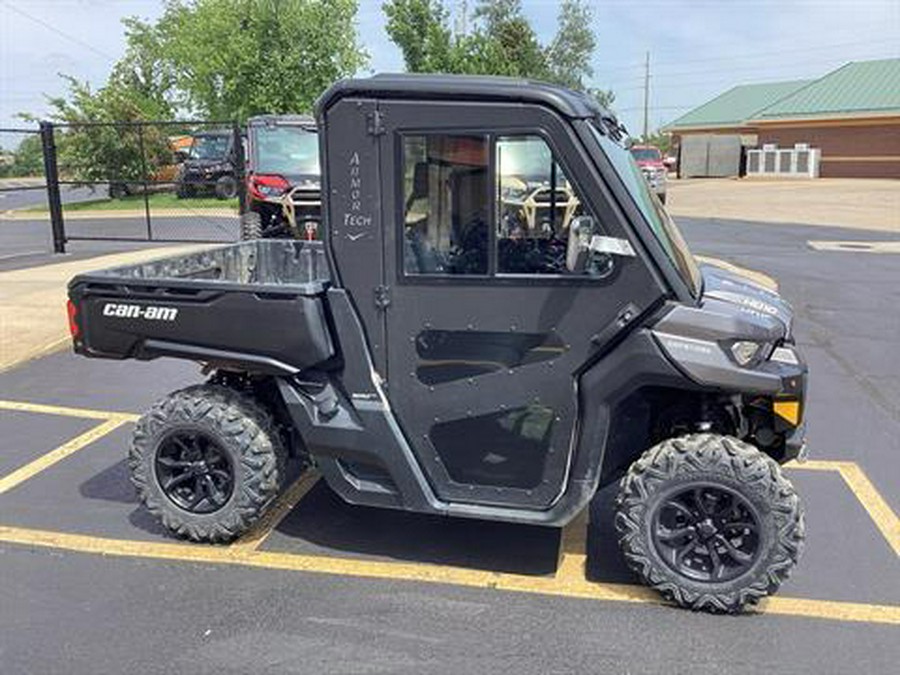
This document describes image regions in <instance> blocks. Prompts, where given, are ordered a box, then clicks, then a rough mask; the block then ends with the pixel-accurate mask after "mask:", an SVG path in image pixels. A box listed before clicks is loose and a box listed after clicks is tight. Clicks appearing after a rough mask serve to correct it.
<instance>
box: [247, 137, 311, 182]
mask: <svg viewBox="0 0 900 675" xmlns="http://www.w3.org/2000/svg"><path fill="white" fill-rule="evenodd" d="M253 134H254V140H255V143H254V144H253V145H254V155H255V156H254V158H253V159H254V166H255V167H256V171H257V172H258V173H277V174H286V175H291V174H294V175H297V174H312V175H316V176H318V175H319V174H320V173H321V171H320V170H319V135H318V134H317V133H316V132H315V130H313V129H309V128H304V127H290V126H279V125H275V126H259V127H253Z"/></svg>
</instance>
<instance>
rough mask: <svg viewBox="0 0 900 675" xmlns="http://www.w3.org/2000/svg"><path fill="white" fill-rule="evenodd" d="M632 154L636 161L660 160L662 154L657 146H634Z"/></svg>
mask: <svg viewBox="0 0 900 675" xmlns="http://www.w3.org/2000/svg"><path fill="white" fill-rule="evenodd" d="M631 156H632V157H634V161H636V162H660V161H662V155H660V154H659V150H657V149H656V148H632V149H631Z"/></svg>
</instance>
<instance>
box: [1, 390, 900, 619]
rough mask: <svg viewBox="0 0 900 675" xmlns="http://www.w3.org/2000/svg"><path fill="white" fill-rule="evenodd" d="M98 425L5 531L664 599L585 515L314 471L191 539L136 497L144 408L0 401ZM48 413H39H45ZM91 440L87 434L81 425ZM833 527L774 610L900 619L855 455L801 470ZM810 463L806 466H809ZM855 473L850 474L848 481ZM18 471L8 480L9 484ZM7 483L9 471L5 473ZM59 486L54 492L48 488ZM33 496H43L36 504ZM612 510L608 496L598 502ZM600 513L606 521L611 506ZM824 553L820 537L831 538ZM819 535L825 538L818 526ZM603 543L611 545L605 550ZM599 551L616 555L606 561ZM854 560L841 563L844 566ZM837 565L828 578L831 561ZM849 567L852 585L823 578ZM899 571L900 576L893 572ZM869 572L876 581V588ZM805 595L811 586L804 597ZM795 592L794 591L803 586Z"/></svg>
mask: <svg viewBox="0 0 900 675" xmlns="http://www.w3.org/2000/svg"><path fill="white" fill-rule="evenodd" d="M4 408H5V409H6V410H10V409H13V410H19V411H21V410H23V409H26V408H27V409H28V410H29V412H31V413H33V414H45V415H51V416H63V417H75V418H79V419H84V418H86V419H91V420H93V421H97V422H99V424H98V425H96V426H94V427H93V428H92V429H93V433H95V434H97V437H96V438H92V439H90V441H89V442H87V443H84V444H83V445H82V446H80V447H78V448H77V449H76V450H74V451H72V452H68V453H67V454H65V455H64V456H62V457H60V458H59V459H57V460H56V461H52V462H45V463H44V464H45V465H44V464H42V463H41V460H42V458H43V457H46V456H50V457H54V456H57V455H59V454H60V453H59V450H60V447H63V448H64V447H66V446H67V445H68V446H69V447H72V441H73V440H77V439H78V438H79V436H76V437H75V439H71V440H69V441H68V442H67V443H64V444H63V445H62V446H60V447H57V448H51V449H49V450H48V453H47V454H46V455H44V456H42V457H41V458H38V459H37V460H35V461H34V462H32V464H35V463H36V464H35V465H36V468H37V470H35V471H34V472H33V473H32V474H31V475H28V476H27V477H26V478H24V479H22V480H19V481H18V482H16V483H15V485H13V486H12V487H11V488H10V489H8V490H7V492H6V494H3V495H0V514H2V515H0V541H3V542H7V543H11V544H20V545H26V546H32V547H48V548H57V549H64V550H71V551H80V552H85V553H96V554H103V555H111V556H130V557H142V558H149V559H162V560H180V561H186V562H206V563H214V564H228V565H234V564H237V565H245V566H249V567H255V568H268V569H279V570H295V571H304V572H313V573H325V574H337V575H349V576H356V577H363V578H376V579H394V580H409V581H419V582H438V583H448V584H456V585H461V586H470V587H480V588H486V589H488V588H490V589H501V590H509V591H518V592H526V593H542V594H549V595H558V596H563V597H578V598H586V599H593V600H607V601H626V602H643V603H655V604H659V603H660V602H661V601H660V599H659V597H658V596H657V595H656V594H655V593H653V592H652V591H650V590H649V589H647V588H645V587H643V586H638V585H635V584H634V583H633V581H632V580H631V579H630V577H629V576H628V575H627V574H626V573H623V571H622V570H621V568H620V569H618V570H616V569H615V565H614V564H613V565H612V567H611V568H610V565H609V561H615V560H618V556H617V555H615V554H613V555H603V554H604V553H609V551H603V550H602V547H604V546H609V545H610V544H611V542H612V541H613V539H612V537H611V536H609V533H606V534H604V533H603V532H602V531H600V530H599V529H598V528H590V529H589V528H588V523H587V518H586V517H582V518H580V519H578V520H576V521H575V522H574V523H573V524H571V525H570V526H568V527H567V528H566V529H565V530H563V531H562V532H561V533H560V532H558V531H554V530H542V529H540V528H523V527H521V526H508V525H500V524H496V523H490V524H485V523H480V522H476V521H464V520H453V519H440V518H439V519H437V520H436V521H435V520H433V519H430V518H423V517H421V516H412V515H410V514H404V513H391V512H379V511H375V510H374V509H371V510H370V509H362V508H359V507H352V506H349V505H345V504H343V503H342V502H340V500H338V499H337V498H335V497H333V496H332V495H331V494H330V493H329V492H328V491H327V489H325V487H324V486H323V485H321V484H319V483H318V482H317V481H316V477H315V475H313V474H304V475H302V476H299V477H298V478H297V479H296V480H295V481H294V483H293V485H292V486H291V487H290V488H289V489H288V490H287V491H286V492H285V493H284V494H283V495H282V497H281V498H280V499H279V502H278V503H277V504H276V505H275V508H274V509H273V510H272V512H271V514H270V516H269V517H268V518H266V519H265V520H264V521H263V522H261V523H260V524H259V525H258V527H257V528H255V529H254V530H253V531H251V532H250V533H249V534H248V535H245V537H244V538H242V539H241V540H239V541H238V542H236V543H235V544H232V545H230V546H207V545H193V544H187V543H180V542H176V541H174V540H172V539H168V538H166V537H165V536H164V535H163V533H162V532H161V531H160V529H159V527H158V525H156V523H155V522H154V521H152V519H151V518H150V517H149V515H148V514H146V513H145V512H144V511H143V509H142V508H141V507H140V505H139V504H138V503H137V500H136V498H135V497H134V494H133V492H132V491H131V489H130V486H129V485H128V483H127V472H126V470H125V466H124V459H123V458H124V452H123V449H124V447H125V446H126V444H127V435H128V428H127V425H128V424H129V422H130V420H132V419H133V415H127V414H123V413H121V412H106V411H102V410H89V409H77V408H63V407H53V406H34V405H32V404H28V403H21V402H10V401H5V402H0V409H4ZM38 410H40V411H41V412H39V413H38V412H36V411H38ZM81 437H84V434H81ZM790 470H791V473H792V477H796V479H797V481H798V483H800V488H801V490H804V492H806V493H808V494H807V495H805V496H806V497H807V499H809V500H811V501H810V503H811V504H814V505H815V508H816V512H817V513H820V515H821V516H823V519H822V521H821V522H822V523H823V524H825V525H826V527H825V528H824V529H821V530H819V529H817V528H813V529H811V535H810V543H809V546H808V550H807V553H806V557H807V559H812V560H814V561H815V562H813V563H811V564H809V566H808V565H807V563H806V562H804V564H803V565H801V568H800V570H799V571H798V573H797V577H796V579H795V580H792V581H789V582H788V584H786V585H785V587H784V589H783V592H782V593H780V594H779V595H778V596H776V597H774V598H770V599H768V600H766V601H764V602H763V603H762V605H761V607H760V611H761V612H763V613H771V614H783V615H790V616H804V617H816V618H823V619H833V620H845V621H861V622H875V623H888V624H900V599H898V598H897V597H895V596H897V593H896V591H885V589H891V588H893V589H897V588H900V566H898V556H897V552H896V551H895V550H894V546H895V544H896V539H895V537H896V536H897V534H898V532H900V526H898V520H897V516H896V514H894V513H893V511H891V509H890V507H889V506H888V505H887V503H886V502H885V501H884V499H883V498H882V497H881V495H879V494H878V492H877V490H875V489H874V486H872V484H871V482H870V481H868V479H867V477H866V476H865V473H864V472H862V470H861V469H860V468H859V467H858V466H857V465H855V464H853V463H852V462H836V463H829V462H826V461H822V460H819V461H818V462H817V463H815V464H811V466H810V468H809V469H806V470H804V469H803V468H802V467H799V468H796V467H795V468H792V469H790ZM804 472H805V473H804ZM848 476H849V479H848ZM8 478H9V476H8V475H7V476H5V477H2V478H0V481H3V480H7V479H8ZM7 482H8V481H7ZM48 493H49V494H54V495H55V497H54V500H53V501H52V502H48V501H47V500H46V499H45V498H44V497H45V496H46V494H48ZM35 503H37V504H43V506H40V507H38V508H35V506H34V505H35ZM597 504H598V505H599V506H598V507H597V508H600V509H602V508H603V498H602V496H601V498H600V499H598V500H597ZM594 517H595V519H596V522H609V518H604V517H603V513H602V511H601V512H598V513H595V514H594ZM830 526H833V527H836V528H838V529H839V532H840V533H841V538H840V541H841V546H839V547H831V548H828V549H826V548H825V547H822V546H818V547H817V546H816V542H817V540H818V541H822V542H827V541H834V534H833V532H829V531H828V529H827V527H830ZM817 531H820V532H821V536H818V535H817V534H816V532H817ZM598 544H599V545H600V546H601V549H600V550H598V549H597V546H598ZM844 553H846V554H847V555H850V556H858V555H862V556H863V557H864V558H865V559H866V560H868V561H870V563H871V568H870V569H869V570H868V573H865V570H863V572H864V573H859V567H858V566H856V567H853V568H851V567H849V566H848V565H849V564H852V562H853V559H851V560H850V562H849V563H848V561H847V559H846V558H843V557H842V555H843V554H844ZM598 561H602V562H603V563H604V564H606V565H607V567H606V568H603V567H602V566H601V567H598V564H597V563H598ZM842 566H843V567H842ZM826 568H827V574H825V569H826ZM843 570H847V574H848V577H849V579H848V583H846V584H844V585H842V586H840V587H839V588H837V589H835V587H834V585H833V584H830V583H829V584H827V585H824V586H823V585H818V584H817V583H816V580H817V579H819V578H826V579H830V578H833V576H834V574H835V572H837V573H838V574H843V573H844V572H843ZM892 579H893V580H895V581H891V580H892ZM867 582H870V583H868V584H867ZM801 593H802V595H800V594H801ZM795 594H796V595H795Z"/></svg>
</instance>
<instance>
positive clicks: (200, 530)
mask: <svg viewBox="0 0 900 675" xmlns="http://www.w3.org/2000/svg"><path fill="white" fill-rule="evenodd" d="M192 439H199V440H196V442H195V441H193V440H192ZM285 458H286V451H285V448H284V446H283V444H282V441H281V438H280V435H279V434H278V432H277V431H276V429H275V427H274V425H273V422H272V418H271V416H270V415H269V414H268V413H267V412H266V411H265V410H264V409H263V408H262V407H261V406H260V405H259V404H257V403H256V402H255V401H254V400H253V399H251V398H249V397H247V396H244V395H242V394H239V393H237V392H235V391H232V390H230V389H228V388H227V387H223V386H221V385H218V384H204V385H198V386H193V387H188V388H187V389H183V390H181V391H177V392H175V393H173V394H170V395H169V396H167V397H165V398H164V399H162V400H161V401H159V402H157V403H156V404H155V405H154V406H153V407H152V408H151V409H150V411H149V412H147V414H145V415H144V416H143V417H141V419H140V420H138V422H137V425H136V427H135V430H134V437H133V440H132V446H131V452H130V453H129V458H128V465H129V469H130V472H131V482H132V483H133V484H134V486H135V487H136V488H137V491H138V493H139V495H140V497H141V500H142V501H143V503H144V505H145V506H146V507H147V509H148V510H149V511H150V512H151V513H152V514H153V515H155V516H156V517H157V518H159V519H160V520H161V522H162V524H163V525H164V526H165V528H166V529H167V530H169V531H170V532H172V533H173V534H175V535H176V536H178V537H183V538H187V539H191V540H193V541H204V542H211V543H223V542H228V541H231V540H233V539H235V538H237V537H239V536H240V535H241V534H242V533H244V532H246V531H247V530H248V529H249V528H250V526H251V525H252V524H253V523H254V522H255V521H257V520H258V519H259V518H260V517H261V516H262V515H263V514H264V513H265V511H266V509H267V507H268V506H269V505H270V503H271V502H272V500H273V499H274V498H275V497H276V495H277V494H278V492H279V490H280V487H281V482H282V480H283V478H284V466H285ZM207 470H208V471H209V473H208V474H207V475H208V476H209V478H204V477H203V475H202V473H203V471H207ZM177 472H181V473H177ZM192 472H195V473H192ZM229 472H230V474H231V476H232V478H231V484H230V486H227V485H226V481H225V479H224V478H223V476H224V474H226V473H229ZM185 473H191V474H192V475H191V476H189V477H188V478H187V479H184V475H185ZM197 475H199V478H196V476H197ZM175 479H178V480H180V481H181V482H180V483H178V480H176V483H177V486H176V487H169V488H168V490H167V489H166V487H164V486H167V485H171V481H172V480H175ZM192 485H194V486H199V487H198V488H197V490H196V493H195V492H192V491H191V486H192ZM202 493H206V495H207V496H206V498H204V499H201V500H200V501H199V503H198V504H197V505H196V506H194V507H193V508H191V505H190V503H189V502H193V501H195V500H196V495H200V494H202Z"/></svg>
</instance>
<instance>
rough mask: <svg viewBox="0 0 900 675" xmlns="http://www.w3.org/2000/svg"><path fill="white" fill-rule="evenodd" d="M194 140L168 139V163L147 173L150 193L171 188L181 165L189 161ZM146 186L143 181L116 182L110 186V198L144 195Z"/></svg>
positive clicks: (188, 138) (186, 137) (183, 138)
mask: <svg viewBox="0 0 900 675" xmlns="http://www.w3.org/2000/svg"><path fill="white" fill-rule="evenodd" d="M191 141H192V138H191V137H190V136H173V137H170V138H169V139H168V144H169V149H170V150H171V151H172V155H171V159H169V161H168V163H161V164H158V165H156V166H155V167H154V168H152V169H150V170H149V171H148V172H147V173H148V176H147V184H146V189H147V191H148V192H159V191H162V190H168V189H170V188H171V184H172V183H173V182H175V181H176V180H177V178H178V172H179V171H180V165H181V163H182V162H184V160H185V159H187V153H188V151H189V149H190V145H191ZM144 188H145V185H144V183H143V182H141V181H128V180H115V181H111V182H110V184H109V196H110V197H111V198H113V199H122V198H123V197H129V196H131V195H137V194H143V192H144Z"/></svg>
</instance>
